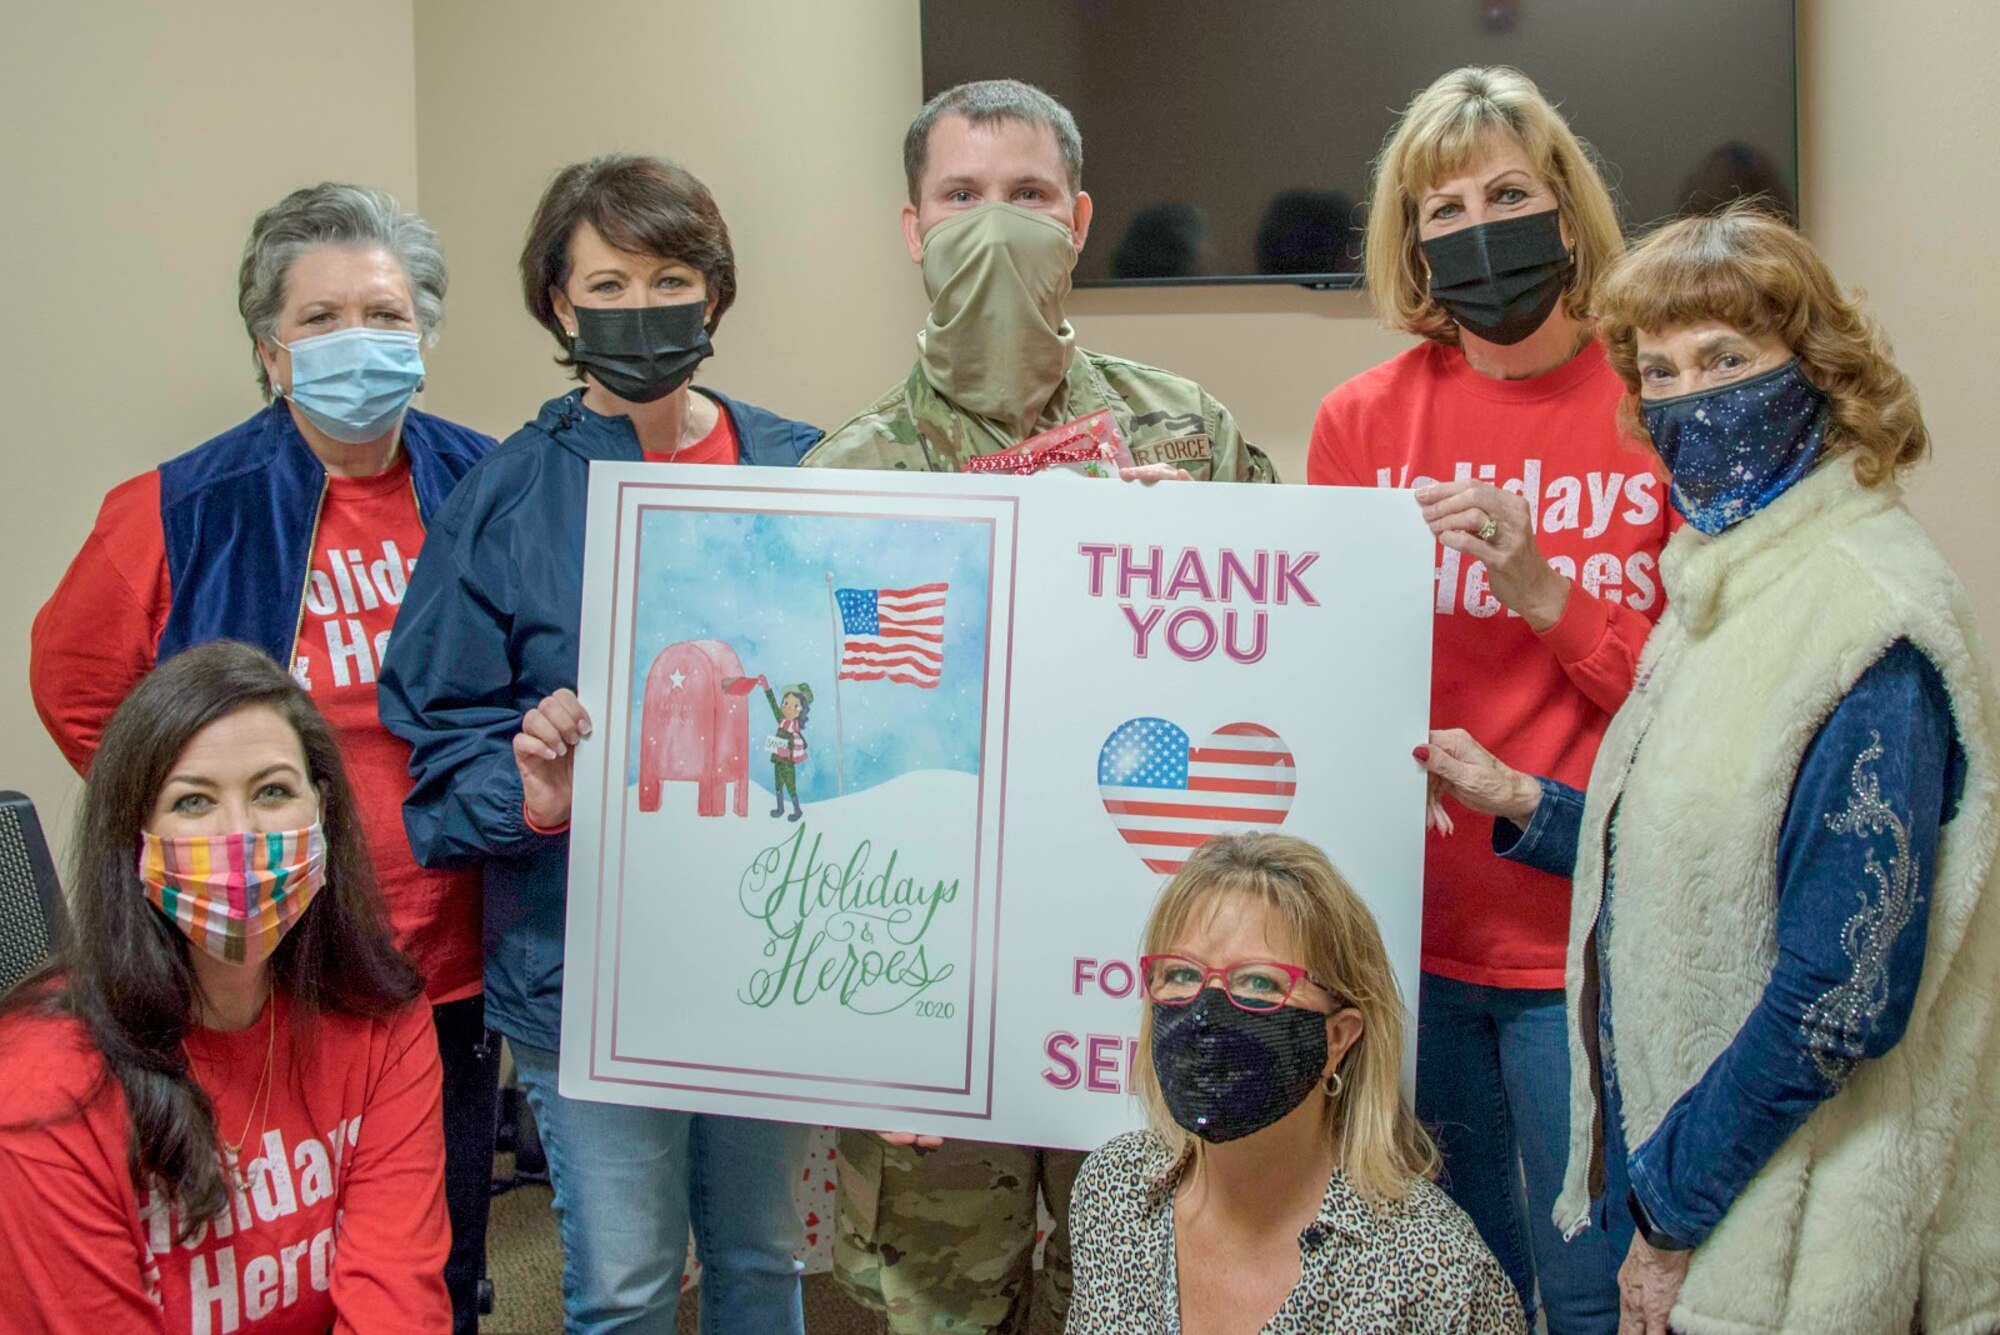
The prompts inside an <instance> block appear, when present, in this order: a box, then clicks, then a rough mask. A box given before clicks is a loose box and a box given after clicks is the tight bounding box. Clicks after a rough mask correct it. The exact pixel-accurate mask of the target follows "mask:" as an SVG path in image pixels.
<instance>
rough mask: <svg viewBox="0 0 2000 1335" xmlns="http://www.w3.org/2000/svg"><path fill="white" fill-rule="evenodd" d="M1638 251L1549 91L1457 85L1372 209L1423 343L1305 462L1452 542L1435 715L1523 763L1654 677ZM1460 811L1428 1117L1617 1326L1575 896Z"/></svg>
mask: <svg viewBox="0 0 2000 1335" xmlns="http://www.w3.org/2000/svg"><path fill="white" fill-rule="evenodd" d="M1622 249H1623V243H1622V241H1621V238H1620V234H1619V228H1618V219H1617V214H1616V211H1615V209H1614V208H1613V206H1612V203H1611V198H1610V195H1609V193H1608V192H1607V190H1606V189H1605V186H1604V182H1603V180H1602V179H1601V178H1600V176H1599V175H1598V172H1597V169H1596V167H1595V166H1594V165H1593V164H1592V161H1591V159H1590V157H1589V155H1588V153H1587V152H1586V150H1585V149H1584V147H1583V145H1582V144H1581V143H1580V142H1579V141H1578V139H1577V137H1576V135H1575V134H1574V133H1573V132H1572V131H1571V130H1570V128H1569V126H1568V125H1567V124H1565V123H1564V121H1563V119H1562V117H1561V116H1560V115H1558V114H1557V112H1556V110H1555V109H1554V107H1552V106H1551V105H1550V104H1549V103H1548V101H1547V100H1546V99H1545V98H1543V97H1542V95H1541V93H1540V92H1539V91H1538V90H1537V89H1536V88H1535V86H1534V84H1533V83H1531V82H1530V81H1529V80H1528V79H1527V78H1526V77H1525V76H1523V75H1521V74H1519V73H1518V72H1516V71H1513V70H1508V69H1498V68H1495V69H1485V68H1478V67H1468V68H1465V69H1460V70H1454V71H1453V72H1451V73H1450V74H1447V75H1445V76H1444V77H1443V78H1441V79H1439V80H1438V81H1437V82H1436V83H1434V84H1432V85H1431V87H1429V88H1428V89H1426V90H1425V91H1424V92H1422V93H1420V94H1418V96H1417V98H1416V100H1415V101H1413V102H1412V103H1411V104H1410V106H1409V108H1408V110H1407V111H1405V113H1404V115H1403V118H1402V120H1401V122H1400V123H1399V124H1398V126H1397V128H1396V130H1395V132H1394V134H1393V135H1391V137H1390V139H1389V143H1388V146H1387V147H1386V148H1385V149H1384V150H1383V154H1382V157H1381V158H1380V160H1379V161H1378V162H1377V164H1376V176H1375V189H1374V198H1373V200H1372V202H1371V204H1370V213H1369V219H1368V240H1367V255H1366V268H1367V277H1368V289H1369V293H1370V296H1371V297H1372V298H1373V300H1374V302H1375V305H1376V308H1377V310H1378V312H1379V313H1380V314H1381V316H1382V318H1383V320H1384V321H1385V322H1386V323H1388V324H1390V325H1391V326H1393V327H1395V328H1398V329H1403V330H1406V331H1408V332H1410V333H1413V334H1417V335H1419V336H1420V337H1421V338H1422V340H1423V341H1422V342H1421V343H1419V344H1418V345H1417V346H1416V347H1414V348H1411V349H1410V350H1409V351H1407V352H1405V353H1402V354H1401V355H1399V356H1397V357H1394V358H1391V359H1390V360H1389V361H1387V362H1385V363H1383V364H1382V365H1381V366H1378V367H1376V368H1375V369H1373V370H1371V371H1367V372H1365V373H1363V374H1361V375H1359V376H1356V377H1355V378H1354V379H1352V380H1350V381H1348V382H1347V383H1346V384H1344V385H1341V386H1340V387H1339V388H1338V389H1335V390H1334V391H1333V392H1332V393H1331V394H1329V395H1327V397H1326V401H1325V402H1324V403H1323V404H1321V406H1320V411H1319V417H1318V420H1317V421H1316V422H1315V423H1314V426H1313V435H1312V447H1311V452H1310V455H1309V456H1308V462H1307V470H1306V476H1307V480H1308V481H1310V482H1315V483H1324V484H1332V485H1338V486H1356V487H1407V488H1411V489H1413V490H1414V491H1415V494H1416V500H1417V503H1418V504H1419V505H1420V506H1421V507H1422V509H1423V513H1424V518H1425V520H1426V521H1427V522H1428V523H1429V524H1430V526H1431V529H1432V531H1433V532H1434V533H1436V534H1437V536H1438V542H1439V551H1438V569H1437V603H1436V611H1437V622H1436V630H1435V634H1434V637H1433V645H1434V666H1433V669H1432V689H1431V707H1432V716H1433V717H1434V718H1438V719H1449V720H1463V719H1467V718H1477V719H1478V720H1479V725H1480V727H1482V728H1485V729H1486V730H1488V731H1489V732H1490V733H1491V734H1492V735H1493V736H1494V737H1495V738H1497V739H1499V740H1498V741H1497V743H1496V744H1495V745H1494V748H1493V749H1494V750H1495V751H1496V752H1497V753H1499V754H1501V755H1504V756H1505V757H1506V758H1507V760H1508V762H1509V763H1510V764H1517V765H1518V764H1523V763H1526V762H1527V761H1528V758H1530V757H1532V758H1533V761H1532V763H1533V764H1537V765H1541V766H1544V767H1545V768H1544V769H1541V770H1536V771H1535V772H1537V773H1557V774H1561V775H1563V776H1565V781H1566V782H1576V781H1578V780H1580V779H1582V778H1585V777H1587V776H1588V774H1589V771H1590V762H1591V759H1592V757H1593V756H1594V755H1595V754H1596V750H1597V743H1598V739H1599V738H1600V737H1601V736H1602V735H1603V732H1604V728H1605V725H1606V724H1607V723H1608V722H1609V720H1610V717H1611V714H1612V712H1613V711H1615V710H1616V709H1617V707H1618V705H1619V703H1620V702H1621V701H1622V700H1623V699H1624V698H1625V695H1626V693H1627V692H1628V691H1629V690H1630V688H1631V685H1632V674H1633V670H1634V666H1635V664H1636V663H1637V660H1638V656H1639V650H1640V647H1641V646H1642V645H1643V644H1644V643H1645V640H1646V635H1647V632H1648V631H1650V630H1651V629H1652V625H1653V622H1654V621H1655V620H1657V619H1658V617H1659V615H1660V611H1661V606H1662V596H1661V591H1660V581H1659V566H1658V557H1659V551H1660V547H1661V544H1662V543H1663V542H1664V541H1665V540H1666V536H1667V534H1668V532H1669V528H1670V522H1671V521H1670V519H1669V510H1668V507H1667V505H1666V503H1665V501H1666V497H1665V491H1664V488H1663V486H1662V484H1661V481H1660V479H1659V477H1658V476H1657V475H1656V474H1655V472H1654V471H1653V464H1652V460H1651V458H1650V457H1649V456H1647V455H1646V454H1644V453H1643V452H1642V451H1640V450H1638V449H1637V448H1635V447H1634V446H1632V445H1631V444H1629V443H1627V442H1625V441H1623V440H1622V439H1621V438H1620V437H1619V435H1618V427H1617V422H1616V419H1615V411H1616V407H1617V403H1618V397H1619V395H1620V393H1621V391H1622V386H1621V385H1620V382H1619V380H1618V377H1617V375H1616V374H1615V373H1614V372H1613V371H1612V369H1611V367H1610V365H1609V364H1608V363H1607V362H1606V361H1605V356H1604V350H1603V348H1602V347H1601V346H1600V345H1599V344H1598V343H1597V342H1596V341H1595V340H1594V339H1593V338H1592V337H1591V326H1590V318H1589V317H1590V293H1591V288H1592V285H1593V284H1594V283H1595V282H1596V281H1597V280H1598V278H1599V277H1600V276H1601V275H1602V274H1603V273H1604V272H1605V270H1606V269H1607V268H1608V267H1609V265H1610V262H1611V261H1612V260H1614V259H1616V258H1617V257H1618V255H1619V253H1620V251H1621V250H1622ZM1466 726H1470V725H1466ZM1475 731H1477V729H1475ZM1481 735H1482V736H1484V735H1485V734H1483V733H1482V734H1481ZM1458 819H1459V821H1460V823H1462V824H1464V825H1467V826H1468V827H1469V828H1468V829H1465V830H1460V831H1459V832H1458V834H1457V837H1456V838H1450V839H1447V838H1444V837H1443V833H1444V832H1443V831H1442V830H1440V831H1437V832H1435V833H1434V834H1433V837H1432V838H1431V840H1430V843H1429V845H1428V847H1427V849H1426V857H1425V871H1424V933H1423V970H1424V974H1423V980H1422V987H1421V992H1420V996H1419V1001H1418V1021H1419V1027H1418V1039H1417V1089H1416V1093H1417V1113H1418V1115H1419V1116H1420V1117H1421V1118H1422V1119H1423V1120H1424V1121H1425V1122H1426V1123H1427V1124H1428V1125H1430V1126H1431V1127H1432V1129H1433V1131H1434V1132H1435V1134H1436V1136H1437V1139H1438V1142H1439V1146H1440V1148H1441V1150H1442V1151H1443V1154H1444V1160H1445V1172H1446V1185H1447V1187H1448V1189H1449V1190H1450V1192H1451V1194H1452V1196H1453V1197H1454V1198H1455V1199H1456V1200H1457V1201H1458V1203H1459V1204H1460V1205H1461V1206H1463V1207H1464V1209H1465V1211H1466V1213H1468V1214H1469V1215H1471V1216H1472V1219H1473V1222H1474V1223H1475V1224H1477V1225H1478V1227H1479V1231H1480V1233H1481V1235H1482V1236H1484V1238H1485V1239H1486V1242H1487V1245H1488V1246H1490V1247H1491V1248H1492V1249H1493V1251H1494V1253H1495V1255H1497V1256H1498V1257H1499V1258H1500V1261H1501V1263H1502V1265H1504V1266H1505V1267H1506V1269H1507V1271H1508V1274H1509V1275H1510V1276H1511V1277H1512V1279H1513V1280H1514V1283H1515V1286H1516V1287H1517V1288H1518V1289H1519V1290H1520V1293H1521V1296H1522V1301H1523V1303H1524V1304H1525V1305H1526V1306H1527V1308H1528V1314H1529V1317H1530V1324H1532V1318H1533V1315H1534V1295H1535V1293H1536V1292H1537V1289H1539V1292H1540V1296H1541V1301H1542V1305H1543V1307H1544V1308H1545V1310H1546V1312H1547V1317H1548V1328H1549V1330H1550V1331H1551V1332H1552V1335H1569V1332H1575V1331H1605V1332H1609V1331H1612V1330H1614V1329H1615V1328H1616V1327H1617V1323H1618V1288H1617V1267H1618V1262H1619V1259H1620V1256H1619V1254H1617V1253H1616V1252H1614V1249H1613V1241H1612V1239H1611V1237H1610V1235H1609V1234H1607V1233H1606V1232H1604V1231H1603V1230H1601V1229H1591V1230H1588V1231H1586V1232H1585V1233H1584V1234H1582V1235H1580V1236H1578V1237H1577V1238H1575V1239H1573V1240H1571V1241H1570V1242H1569V1243H1568V1244H1567V1245H1565V1243H1564V1242H1563V1240H1562V1238H1561V1236H1560V1235H1559V1234H1558V1233H1557V1232H1556V1229H1555V1226H1554V1224H1553V1222H1552V1220H1551V1217H1550V1212H1551V1209H1552V1208H1553V1205H1554V1202H1555V1197H1556V1193H1557V1190H1558V1189H1559V1187H1560V1185H1561V1178H1562V1170H1563V1161H1564V1156H1565V1153H1566V1150H1567V1146H1568V1127H1567V1113H1568V1108H1569V1099H1568V1093H1567V1090H1568V1058H1567V1053H1566V1050H1565V1047H1564V1029H1563V990H1562V989H1563V957H1564V947H1565V944H1566V940H1567V933H1568V925H1569V924H1568V919H1569V886H1568V884H1567V883H1566V882H1564V881H1563V880H1561V879H1560V878H1558V877H1554V876H1548V875H1544V874H1541V873H1538V872H1534V871H1530V870H1528V869H1527V868H1525V867H1522V866H1519V865H1510V864H1508V863H1505V862H1502V861H1500V860H1499V859H1497V858H1496V857H1494V856H1493V853H1492V851H1491V848H1490V845H1489V838H1490V834H1491V828H1492V820H1491V818H1489V817H1483V816H1475V815H1473V814H1471V813H1464V814H1462V815H1461V816H1460V817H1459V818H1458ZM1482 836H1486V837H1482ZM1523 1182H1525V1186H1526V1193H1525V1194H1526V1199H1525V1201H1524V1200H1523V1199H1522V1184H1523ZM1613 1199H1618V1200H1622V1199H1623V1192H1622V1191H1621V1192H1620V1193H1619V1194H1618V1195H1617V1196H1616V1197H1614V1198H1613Z"/></svg>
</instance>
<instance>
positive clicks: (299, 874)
mask: <svg viewBox="0 0 2000 1335" xmlns="http://www.w3.org/2000/svg"><path fill="white" fill-rule="evenodd" d="M139 879H140V880H141V881H143V882H144V883H145V886H146V898H147V899H149V900H151V901H152V902H153V904H154V906H155V907H157V908H158V909H159V910H160V912H162V913H164V914H166V915H167V917H169V918H171V919H172V920H173V923H174V926H176V927H178V928H180V929H181V931H182V933H183V934H185V935H186V937H187V939H188V940H190V941H192V942H194V944H195V945H197V946H199V947H201V949H203V950H205V951H207V952H208V953H209V954H210V955H212V956H214V957H215V958H216V959H218V960H221V961H222V962H223V963H224V964H262V963H263V962H264V961H265V960H267V959H269V958H270V957H271V952H272V951H274V950H276V949H277V948H278V942H280V941H282V940H284V937H285V933H286V932H288V931H290V930H291V929H292V924H294V923H296V922H297V921H298V920H299V917H300V915H302V914H303V913H304V912H305V911H306V905H308V904H310V903H312V898H313V896H314V895H315V894H317V893H319V888H320V887H321V886H322V885H324V884H326V835H325V833H324V832H323V831H322V830H321V829H320V827H319V824H318V822H314V823H313V824H312V825H309V826H307V827H306V828H305V829H303V830H289V831H273V832H271V833H269V834H257V833H254V832H253V833H246V834H197V835H188V836H185V837H182V838H175V839H168V838H163V837H161V836H160V835H157V834H148V833H144V832H142V833H141V835H140V845H139Z"/></svg>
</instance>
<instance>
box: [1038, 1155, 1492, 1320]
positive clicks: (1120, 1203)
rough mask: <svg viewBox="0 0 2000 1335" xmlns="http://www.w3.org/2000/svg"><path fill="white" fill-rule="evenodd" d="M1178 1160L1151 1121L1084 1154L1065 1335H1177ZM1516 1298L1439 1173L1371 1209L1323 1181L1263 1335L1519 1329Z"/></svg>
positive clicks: (1337, 1183)
mask: <svg viewBox="0 0 2000 1335" xmlns="http://www.w3.org/2000/svg"><path fill="white" fill-rule="evenodd" d="M1183 1167H1184V1165H1182V1164H1175V1163H1173V1162H1171V1161H1170V1160H1169V1158H1168V1156H1167V1150H1166V1147H1165V1146H1164V1145H1163V1144H1162V1143H1161V1142H1160V1140H1159V1138H1158V1137H1157V1136H1155V1135H1153V1133H1152V1132H1150V1131H1134V1132H1128V1133H1127V1134H1125V1135H1122V1136H1119V1137H1118V1138H1117V1139H1115V1140H1113V1141H1111V1142H1110V1143H1109V1144H1107V1145H1105V1146H1104V1148H1103V1149H1100V1150H1098V1151H1097V1152H1096V1153H1095V1154H1093V1155H1091V1156H1090V1158H1089V1159H1087V1160H1085V1161H1084V1165H1083V1171H1082V1173H1081V1174H1080V1175H1079V1176H1078V1177H1077V1180H1076V1191H1075V1195H1074V1196H1073V1197H1072V1198H1071V1201H1070V1218H1069V1227H1070V1237H1071V1243H1072V1247H1073V1249H1074V1252H1073V1259H1074V1264H1075V1279H1076V1289H1075V1293H1074V1295H1073V1297H1072V1298H1071V1300H1070V1309H1069V1327H1068V1331H1069V1335H1180V1329H1181V1322H1180V1298H1179V1284H1178V1280H1177V1278H1176V1275H1175V1270H1174V1206H1173V1201H1174V1187H1175V1186H1176V1185H1177V1184H1178V1183H1179V1181H1180V1177H1181V1172H1182V1169H1183ZM1523 1328H1524V1327H1523V1320H1522V1313H1521V1303H1520V1300H1519V1299H1518V1298H1517V1297H1515V1295H1514V1289H1513V1286H1512V1285H1511V1284H1509V1283H1508V1282H1507V1276H1506V1273H1505V1272H1504V1271H1502V1270H1501V1269H1500V1263H1499V1262H1498V1261H1496V1260H1494V1259H1493V1254H1492V1253H1491V1252H1489V1251H1487V1250H1486V1245H1485V1244H1484V1243H1483V1242H1481V1241H1480V1240H1479V1234H1478V1233H1477V1232H1475V1231H1474V1230H1473V1227H1472V1221H1471V1220H1469V1219H1467V1218H1466V1217H1465V1212H1464V1211H1462V1210H1460V1209H1459V1208H1458V1207H1457V1206H1456V1205H1454V1204H1452V1202H1451V1199H1450V1198H1449V1197H1447V1196H1446V1195H1445V1194H1444V1192H1442V1191H1440V1190H1439V1189H1438V1188H1437V1186H1436V1185H1435V1184H1434V1183H1431V1182H1422V1181H1420V1182H1416V1183H1413V1184H1412V1186H1411V1189H1410V1193H1409V1195H1408V1196H1406V1197H1404V1198H1403V1199H1402V1200H1401V1201H1399V1202H1397V1203H1395V1204H1393V1205H1389V1206H1386V1207H1384V1208H1382V1209H1380V1210H1376V1209H1371V1208H1370V1207H1369V1206H1368V1205H1367V1203H1366V1202H1364V1201H1363V1200H1362V1198H1361V1197H1360V1195H1359V1194H1357V1193H1356V1192H1355V1190H1354V1189H1353V1188H1352V1187H1350V1186H1348V1185H1347V1179H1346V1178H1344V1177H1342V1176H1341V1175H1340V1174H1339V1173H1335V1174H1334V1175H1333V1177H1332V1178H1331V1179H1330V1180H1329V1181H1328V1182H1327V1184H1326V1196H1325V1197H1324V1199H1322V1200H1321V1202H1320V1209H1319V1215H1318V1216H1317V1217H1316V1218H1315V1219H1314V1220H1313V1222H1312V1223H1310V1224H1308V1225H1306V1227H1305V1229H1304V1230H1303V1231H1302V1232H1301V1233H1300V1234H1299V1282H1298V1286H1297V1287H1296V1288H1294V1289H1293V1290H1292V1291H1291V1293H1290V1294H1289V1295H1288V1296H1287V1297H1286V1298H1285V1301H1284V1302H1283V1303H1281V1304H1279V1306H1278V1310H1277V1311H1276V1312H1274V1313H1273V1314H1272V1316H1271V1319H1270V1321H1268V1322H1267V1323H1266V1324H1265V1326H1264V1335H1350V1333H1351V1335H1362V1333H1363V1332H1366V1335H1392V1333H1394V1335H1432V1332H1439V1333H1443V1332H1449V1333H1450V1335H1522V1332H1523Z"/></svg>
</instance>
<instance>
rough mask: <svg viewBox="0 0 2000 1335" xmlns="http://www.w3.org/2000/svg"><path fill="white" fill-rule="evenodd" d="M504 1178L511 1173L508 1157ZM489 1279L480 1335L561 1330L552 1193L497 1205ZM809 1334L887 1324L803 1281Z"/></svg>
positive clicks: (688, 1320) (693, 1314) (489, 1243)
mask: <svg viewBox="0 0 2000 1335" xmlns="http://www.w3.org/2000/svg"><path fill="white" fill-rule="evenodd" d="M499 1171H500V1175H501V1176H505V1175H506V1174H508V1173H510V1172H512V1171H513V1170H512V1166H511V1164H509V1163H508V1161H507V1157H506V1156H502V1158H501V1160H500V1170H499ZM486 1273H487V1275H488V1276H489V1277H490V1278H491V1279H492V1281H493V1292H494V1302H493V1314H492V1315H491V1316H489V1317H486V1318H484V1319H482V1320H481V1321H480V1323H479V1329H480V1331H481V1332H482V1335H553V1333H555V1332H560V1331H561V1330H562V1245H561V1243H560V1242H558V1241H557V1238H556V1217H555V1215H554V1214H553V1213H552V1212H551V1211H550V1210H549V1189H548V1188H547V1187H538V1186H521V1187H516V1188H515V1189H514V1190H512V1191H510V1192H508V1193H507V1194H506V1195H504V1196H500V1197H497V1198H495V1200H494V1202H493V1218H492V1222H491V1223H490V1224H489V1225H488V1226H487V1233H486ZM699 1302H700V1298H699V1291H698V1290H697V1291H696V1292H695V1293H690V1294H688V1295H687V1296H686V1297H685V1298H683V1299H682V1301H681V1320H680V1328H681V1330H682V1331H683V1332H685V1335H694V1332H695V1323H696V1321H697V1319H698V1318H697V1314H698V1313H699V1311H700V1307H699ZM805 1309H806V1330H807V1331H808V1332H809V1333H810V1335H879V1333H880V1332H881V1331H882V1330H883V1329H884V1327H883V1324H882V1321H881V1318H879V1317H877V1316H875V1315H874V1314H873V1313H871V1312H867V1311H864V1310H863V1309H861V1308H859V1307H856V1306H855V1305H854V1304H853V1303H851V1302H849V1301H848V1300H847V1299H846V1297H844V1296H843V1295H842V1294H841V1293H840V1291H839V1290H838V1289H836V1288H834V1286H833V1282H832V1280H831V1279H830V1278H829V1277H828V1276H826V1275H809V1276H807V1277H806V1281H805Z"/></svg>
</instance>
